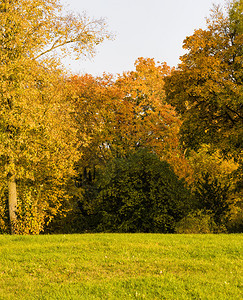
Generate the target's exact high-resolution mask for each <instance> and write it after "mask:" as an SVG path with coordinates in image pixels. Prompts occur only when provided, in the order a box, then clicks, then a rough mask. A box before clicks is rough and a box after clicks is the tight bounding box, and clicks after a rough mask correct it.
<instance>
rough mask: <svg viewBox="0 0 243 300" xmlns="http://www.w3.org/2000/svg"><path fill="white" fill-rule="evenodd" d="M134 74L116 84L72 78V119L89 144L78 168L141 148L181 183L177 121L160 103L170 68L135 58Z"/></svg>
mask: <svg viewBox="0 0 243 300" xmlns="http://www.w3.org/2000/svg"><path fill="white" fill-rule="evenodd" d="M135 68H136V70H135V71H132V72H126V73H124V74H122V75H119V76H118V78H117V79H114V77H112V76H110V75H104V76H103V78H93V77H92V76H88V75H85V76H82V77H73V78H71V80H70V88H69V90H70V92H71V93H70V97H71V98H72V99H73V101H74V103H75V107H76V108H75V111H76V117H75V119H76V121H78V123H79V127H80V128H81V132H85V131H86V132H87V135H88V136H89V138H90V144H89V145H90V147H88V148H86V149H84V156H83V158H82V159H83V165H86V166H89V162H91V163H96V164H100V163H101V164H104V163H106V162H107V161H108V160H109V159H113V158H116V157H124V156H125V155H126V153H128V152H129V151H134V150H137V149H139V148H140V147H144V148H148V149H150V150H151V151H155V152H156V153H157V154H158V155H159V157H160V158H161V159H163V160H168V161H169V162H170V163H171V164H172V165H173V167H174V168H175V171H176V172H177V174H179V176H180V177H186V176H188V174H189V173H190V172H189V167H188V164H187V163H186V161H185V159H184V156H183V154H182V152H181V151H180V149H179V138H178V132H179V127H180V119H179V118H178V116H177V114H176V112H175V110H174V108H173V107H172V106H171V105H168V104H167V103H166V102H165V92H164V78H165V76H167V75H168V74H170V68H169V67H168V66H167V65H166V64H165V63H162V64H161V63H158V64H156V63H155V61H154V60H153V59H145V58H139V59H138V60H137V61H136V62H135ZM85 161H86V162H85Z"/></svg>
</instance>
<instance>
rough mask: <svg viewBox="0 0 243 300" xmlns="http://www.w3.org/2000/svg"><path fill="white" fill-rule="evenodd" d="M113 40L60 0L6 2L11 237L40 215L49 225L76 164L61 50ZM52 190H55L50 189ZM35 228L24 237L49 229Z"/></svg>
mask: <svg viewBox="0 0 243 300" xmlns="http://www.w3.org/2000/svg"><path fill="white" fill-rule="evenodd" d="M107 37H109V34H108V32H107V30H106V25H105V23H104V22H103V21H102V20H93V21H92V20H89V18H88V17H86V16H85V15H84V16H75V15H74V14H73V13H67V14H65V13H64V11H63V9H62V6H61V5H60V3H59V1H58V0H37V1H29V0H18V1H17V0H14V1H10V0H4V1H1V3H0V44H1V48H0V101H1V105H0V117H1V118H0V157H1V166H0V167H1V175H0V176H1V182H8V183H9V184H8V186H9V192H8V194H9V199H8V202H9V214H10V221H11V232H12V233H14V232H19V231H18V229H17V228H15V227H16V226H17V225H16V222H18V223H19V221H20V220H21V219H22V220H25V221H26V219H25V218H27V217H29V218H34V215H35V218H36V222H37V223H39V220H38V219H39V218H40V217H41V216H42V220H41V221H40V223H41V224H42V223H43V222H44V220H45V221H46V219H47V220H48V219H50V218H52V216H53V215H55V214H56V213H57V212H58V209H59V208H60V202H61V201H62V200H61V198H60V197H54V195H55V194H56V193H55V192H53V191H54V190H55V188H56V187H57V186H59V187H60V186H62V185H63V181H64V180H65V178H66V176H69V175H70V174H71V173H72V172H73V170H72V165H73V162H74V161H76V160H77V147H76V145H77V139H76V128H75V126H74V124H73V122H72V120H71V118H70V113H71V112H72V107H71V106H70V103H68V102H67V101H65V100H64V99H65V98H66V97H65V89H64V85H63V80H64V74H63V71H62V70H61V69H60V68H58V65H59V62H58V60H59V59H58V57H57V55H58V56H60V55H59V54H60V51H62V52H63V53H66V52H67V53H71V52H75V53H76V54H77V56H80V55H81V54H84V55H86V54H91V55H92V54H93V53H94V49H95V46H96V45H97V44H99V43H100V42H102V41H103V40H104V39H105V38H107ZM59 49H60V51H59V52H58V51H57V50H59ZM69 50H70V51H69ZM29 181H31V182H32V183H31V184H28V185H26V191H25V192H24V193H22V195H21V192H19V191H18V186H17V192H18V194H19V197H22V199H19V201H20V203H21V204H20V203H19V205H18V203H17V197H18V196H17V197H16V195H18V194H17V192H16V182H21V184H23V183H27V182H29ZM50 184H52V185H53V191H51V190H50V189H48V188H47V186H48V185H50ZM10 186H11V188H10ZM29 187H30V190H28V188H29ZM33 190H34V192H33ZM58 193H59V194H60V192H58ZM36 194H38V195H40V196H38V197H37V196H36ZM33 197H35V198H33ZM36 197H37V198H36ZM30 198H31V199H30ZM54 198H56V199H55V200H54ZM24 199H25V200H24ZM25 201H26V203H25ZM2 202H3V203H5V200H4V199H3V200H2ZM37 203H38V204H37ZM32 205H34V206H33V212H32ZM17 206H18V207H19V212H18V216H19V218H18V221H16V217H17V215H16V209H17ZM23 207H24V209H23ZM27 207H28V208H27ZM37 207H38V212H36V213H34V211H35V210H36V209H37ZM27 211H28V212H27ZM50 211H51V212H50ZM21 213H23V215H22V216H21V217H20V214H21ZM30 222H32V221H31V220H30V219H29V220H28V221H27V223H28V224H29V223H30ZM27 223H26V222H25V225H23V226H22V228H24V227H26V226H27ZM15 225H16V226H15ZM33 228H36V229H33ZM33 228H26V229H23V232H33V231H34V232H35V233H38V232H39V231H40V228H42V225H40V227H39V225H38V226H37V227H36V226H34V227H33ZM20 232H22V231H21V230H20Z"/></svg>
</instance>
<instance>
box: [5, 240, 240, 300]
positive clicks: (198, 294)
mask: <svg viewBox="0 0 243 300" xmlns="http://www.w3.org/2000/svg"><path fill="white" fill-rule="evenodd" d="M242 250H243V235H240V234H232V235H224V234H220V235H162V234H83V235H82V234H81V235H78V234H77V235H42V236H6V235H0V299H17V300H18V299H243V294H242V253H243V251H242Z"/></svg>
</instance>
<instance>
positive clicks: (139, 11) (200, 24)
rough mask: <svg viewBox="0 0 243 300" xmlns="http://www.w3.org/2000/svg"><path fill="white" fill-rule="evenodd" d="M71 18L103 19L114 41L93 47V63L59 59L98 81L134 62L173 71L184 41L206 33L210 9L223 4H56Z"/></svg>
mask: <svg viewBox="0 0 243 300" xmlns="http://www.w3.org/2000/svg"><path fill="white" fill-rule="evenodd" d="M60 2H61V3H62V4H64V5H65V6H67V7H68V9H69V10H71V11H74V12H76V13H81V14H82V13H83V12H86V13H87V15H88V16H90V17H94V18H101V17H104V18H106V21H107V23H108V28H109V30H110V31H111V32H113V33H114V34H115V39H114V40H113V41H105V42H103V43H102V44H100V45H98V46H97V53H96V55H95V57H94V58H92V59H86V58H84V57H82V58H81V59H80V60H72V59H71V58H68V59H65V60H64V65H65V66H66V67H67V68H69V69H70V70H71V72H72V73H75V74H85V73H88V74H92V75H93V76H101V75H102V74H103V73H104V72H105V73H112V74H114V75H115V74H118V73H119V74H121V73H122V72H123V71H132V70H134V62H135V61H136V59H137V58H138V57H144V58H154V59H155V61H159V62H166V63H167V64H168V65H169V66H171V67H172V66H177V65H178V63H179V62H180V60H179V57H180V56H181V55H183V54H184V50H183V49H182V45H183V40H184V39H185V38H186V37H187V36H190V35H192V34H193V32H194V30H195V29H198V28H203V29H205V28H206V17H209V15H210V9H211V8H212V7H213V3H214V4H221V5H224V4H225V1H224V0H61V1H60Z"/></svg>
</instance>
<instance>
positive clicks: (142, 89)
mask: <svg viewBox="0 0 243 300" xmlns="http://www.w3.org/2000/svg"><path fill="white" fill-rule="evenodd" d="M242 11H243V5H242V1H241V0H232V1H230V2H229V4H228V6H227V8H226V9H223V8H221V7H219V6H214V7H213V9H212V11H211V15H210V17H209V18H208V19H207V28H206V29H205V30H202V29H198V30H195V31H194V34H193V35H192V36H189V37H186V38H185V40H184V43H183V48H184V49H186V50H187V51H186V54H185V55H183V56H182V57H181V63H180V64H179V65H178V66H177V68H170V67H169V66H168V65H167V64H166V63H164V62H163V63H161V62H155V60H154V59H152V58H142V57H141V58H138V59H137V60H136V62H135V70H134V71H129V72H124V73H123V74H118V75H116V76H113V75H110V74H104V75H103V76H102V77H93V76H91V75H89V74H85V75H80V76H78V75H70V74H68V73H67V72H66V70H65V68H64V67H63V66H62V64H61V62H60V59H61V58H62V57H63V56H67V55H68V56H71V55H74V56H75V57H76V58H81V57H83V56H92V55H94V54H95V49H96V46H97V45H98V44H100V43H102V42H103V41H104V40H105V39H111V38H112V34H111V33H110V32H109V30H108V28H107V25H106V22H105V20H103V19H91V18H89V17H88V16H86V15H75V14H74V13H72V12H67V11H65V10H64V8H63V7H62V6H61V5H60V3H59V1H58V0H37V1H29V0H18V1H16V0H3V1H1V3H0V15H1V17H0V23H1V24H0V25H1V26H0V41H1V43H0V45H1V47H0V53H1V55H0V99H1V105H0V168H1V173H0V232H1V233H12V234H39V233H62V232H66V233H73V232H103V231H105V232H162V233H167V232H169V233H174V232H178V233H193V232H195V233H197V232H198V233H209V232H241V231H242V226H243V225H242V224H243V223H242V178H241V175H242V137H243V130H242V118H243V114H242V104H243V101H242V98H243V91H242V78H243V77H242V43H243V18H242Z"/></svg>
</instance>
